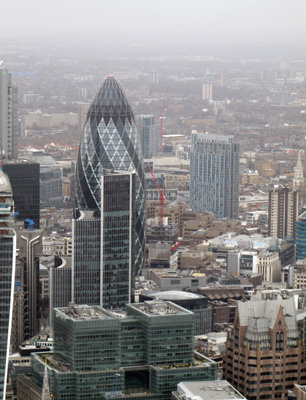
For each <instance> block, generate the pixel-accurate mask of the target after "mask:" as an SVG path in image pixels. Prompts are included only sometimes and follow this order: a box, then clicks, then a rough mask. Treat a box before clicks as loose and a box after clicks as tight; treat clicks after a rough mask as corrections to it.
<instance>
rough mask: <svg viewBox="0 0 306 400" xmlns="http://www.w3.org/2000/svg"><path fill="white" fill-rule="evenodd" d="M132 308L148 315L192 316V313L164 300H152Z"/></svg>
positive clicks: (133, 305) (134, 305)
mask: <svg viewBox="0 0 306 400" xmlns="http://www.w3.org/2000/svg"><path fill="white" fill-rule="evenodd" d="M131 306H132V307H134V308H136V309H137V310H139V311H141V312H143V313H144V314H147V315H156V316H157V315H169V314H171V315H174V314H192V313H191V312H190V311H188V310H185V309H184V308H182V307H180V306H177V305H176V304H174V303H171V302H170V301H163V300H157V299H156V300H151V301H145V302H144V303H135V304H131Z"/></svg>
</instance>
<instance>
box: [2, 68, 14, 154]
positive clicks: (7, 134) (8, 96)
mask: <svg viewBox="0 0 306 400" xmlns="http://www.w3.org/2000/svg"><path fill="white" fill-rule="evenodd" d="M1 64H2V62H1V61H0V138H1V145H0V149H1V151H0V153H1V154H2V156H3V158H9V159H10V158H16V157H17V135H18V91H17V88H16V87H15V86H13V85H12V79H11V74H10V73H9V72H8V70H7V69H5V68H3V67H2V65H1Z"/></svg>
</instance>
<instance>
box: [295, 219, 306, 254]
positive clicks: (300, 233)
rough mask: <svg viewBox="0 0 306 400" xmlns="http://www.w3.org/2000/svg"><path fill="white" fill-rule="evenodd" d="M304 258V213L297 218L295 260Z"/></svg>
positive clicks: (305, 229) (305, 223)
mask: <svg viewBox="0 0 306 400" xmlns="http://www.w3.org/2000/svg"><path fill="white" fill-rule="evenodd" d="M305 258H306V211H305V212H303V214H301V215H300V216H299V217H298V220H297V223H296V259H297V260H304V259H305Z"/></svg>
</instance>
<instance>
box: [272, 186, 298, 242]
mask: <svg viewBox="0 0 306 400" xmlns="http://www.w3.org/2000/svg"><path fill="white" fill-rule="evenodd" d="M298 215H299V192H298V190H292V189H290V188H289V187H279V186H277V187H275V188H274V189H272V190H269V216H268V236H274V237H277V238H279V239H284V238H285V237H288V236H289V237H291V238H293V239H295V236H296V221H297V218H298Z"/></svg>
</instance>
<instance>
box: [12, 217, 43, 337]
mask: <svg viewBox="0 0 306 400" xmlns="http://www.w3.org/2000/svg"><path fill="white" fill-rule="evenodd" d="M15 229H16V235H17V248H18V268H20V278H21V282H20V283H21V290H22V292H23V316H22V318H23V327H22V331H23V334H22V336H23V341H25V340H28V339H31V338H32V337H33V336H34V335H36V334H37V333H38V331H39V319H40V304H39V303H40V292H41V289H40V282H39V257H40V256H41V255H42V230H40V229H33V228H31V229H24V227H23V223H22V222H19V223H16V224H15ZM20 344H21V343H20Z"/></svg>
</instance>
